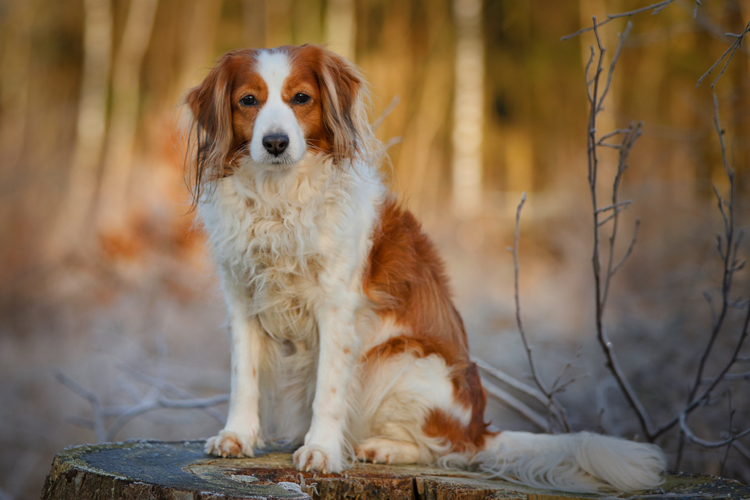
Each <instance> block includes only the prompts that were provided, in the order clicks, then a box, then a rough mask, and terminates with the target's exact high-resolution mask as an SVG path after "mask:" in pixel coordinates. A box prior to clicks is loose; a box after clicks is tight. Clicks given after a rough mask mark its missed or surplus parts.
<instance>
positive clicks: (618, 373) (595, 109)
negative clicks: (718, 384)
mask: <svg viewBox="0 0 750 500" xmlns="http://www.w3.org/2000/svg"><path fill="white" fill-rule="evenodd" d="M668 3H671V0H668V1H667V2H661V3H660V4H654V5H653V6H650V7H647V8H644V9H643V10H647V9H648V8H656V7H658V6H660V5H662V4H664V6H666V5H667V4H668ZM632 13H633V14H635V13H637V12H635V11H634V12H632ZM610 19H612V17H610ZM601 24H604V23H600V24H597V22H596V17H594V18H593V27H592V29H593V30H594V36H595V38H596V42H597V48H598V50H599V59H598V61H599V63H598V67H597V69H596V75H595V76H594V78H593V79H592V86H593V90H592V91H591V99H590V100H589V102H590V111H589V123H588V171H589V175H588V181H589V191H590V194H591V204H592V213H593V233H594V234H593V236H594V238H593V239H594V243H593V252H592V256H591V262H592V266H593V271H594V291H595V301H596V304H595V305H596V332H597V339H598V341H599V344H600V345H601V347H602V350H603V352H604V355H605V357H606V358H607V366H608V367H609V369H610V372H611V373H612V374H613V376H614V378H615V380H616V382H617V385H618V386H619V387H620V390H621V391H622V393H623V395H624V396H625V398H626V399H627V401H628V403H629V405H630V407H631V408H632V409H633V410H634V411H635V413H636V416H637V417H638V420H639V422H640V424H641V428H642V430H643V433H644V434H645V435H646V436H650V434H651V424H650V421H649V417H648V414H647V412H646V410H645V408H644V407H643V405H642V404H641V402H640V400H639V399H638V397H637V395H636V394H635V391H634V390H633V388H632V387H631V386H630V383H629V382H628V380H627V378H626V377H625V375H624V373H623V372H622V369H621V368H620V365H619V363H618V361H617V357H616V355H615V352H614V349H613V345H612V342H611V341H610V340H609V338H608V337H607V334H606V333H605V331H604V324H603V315H604V306H605V304H606V302H605V299H606V296H605V295H604V292H605V289H606V286H607V285H605V283H608V282H609V279H610V278H611V275H612V272H611V270H612V268H613V267H612V266H613V265H614V264H613V258H612V254H610V259H609V264H608V267H607V274H606V276H605V277H604V278H603V277H602V275H601V256H600V249H601V242H600V227H601V225H600V221H599V212H597V211H598V210H599V208H600V207H599V204H598V199H597V184H598V183H597V177H598V162H599V160H598V155H597V152H596V150H597V143H598V141H597V138H596V117H597V115H598V114H599V112H600V111H601V109H602V104H603V99H602V98H600V97H599V78H600V76H601V72H602V62H603V59H604V53H605V48H604V47H603V46H602V43H601V39H600V37H599V31H598V28H599V27H600V26H601ZM628 29H629V28H628ZM625 34H627V31H626V33H625ZM624 42H625V36H621V37H620V43H619V46H618V54H619V51H620V49H621V47H622V45H623V44H624ZM592 50H593V49H592ZM613 62H616V58H615V59H613ZM613 72H614V65H610V71H609V73H608V78H611V75H612V73H613ZM587 81H588V76H587ZM605 97H606V96H605ZM630 129H631V130H632V131H631V132H630V133H628V134H626V137H625V138H624V139H623V144H628V145H629V147H630V146H632V143H633V142H634V141H635V139H636V138H637V135H638V133H636V131H639V130H640V127H634V126H633V125H631V127H630ZM621 155H622V156H621V160H620V165H619V167H618V174H617V176H616V177H615V186H614V189H615V192H616V191H617V187H618V186H619V180H620V178H621V176H622V173H623V172H624V170H625V168H626V167H627V162H626V161H625V160H626V159H627V151H626V152H625V154H624V155H623V152H622V151H621ZM617 203H618V200H617V198H616V195H615V197H614V198H613V201H612V204H613V205H614V204H617ZM617 213H618V212H617V209H615V210H614V213H613V215H614V216H616V215H617ZM616 230H617V226H616V225H615V226H614V227H613V234H616ZM610 244H611V245H613V244H614V238H612V237H610Z"/></svg>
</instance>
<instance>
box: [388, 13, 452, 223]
mask: <svg viewBox="0 0 750 500" xmlns="http://www.w3.org/2000/svg"><path fill="white" fill-rule="evenodd" d="M451 12H452V11H451V4H450V2H435V3H434V5H433V6H431V8H429V9H426V11H425V15H426V19H425V20H424V28H422V29H424V30H425V35H424V36H423V38H424V42H426V46H425V48H424V55H422V57H419V56H416V57H418V58H419V60H420V61H421V63H420V64H421V66H422V69H421V71H419V72H418V73H417V75H418V76H419V78H418V79H416V81H415V82H414V83H413V84H412V85H413V90H412V95H410V96H409V99H410V100H411V101H413V102H415V103H416V106H415V107H414V109H413V110H409V111H410V112H409V118H408V123H406V126H405V127H404V132H403V140H402V145H401V146H400V149H401V156H400V161H399V164H400V168H399V176H398V189H399V191H401V192H404V193H407V194H408V196H407V198H408V203H409V207H410V208H411V209H412V210H417V211H418V212H420V218H421V219H422V220H425V219H426V218H427V217H429V214H430V213H431V211H430V210H423V209H427V208H428V207H429V208H434V207H435V206H436V204H437V203H438V202H439V201H438V198H439V192H440V188H441V187H442V185H441V181H442V182H444V178H443V176H441V175H440V174H441V169H440V166H441V165H444V164H445V163H444V158H443V157H442V149H441V148H442V145H443V142H442V141H441V140H440V139H441V138H443V137H444V136H445V134H446V130H448V129H449V128H450V110H449V109H446V106H440V105H438V106H436V105H435V103H441V102H445V100H446V96H449V95H450V94H451V90H452V86H453V79H452V76H451V70H452V69H453V61H452V59H450V58H448V57H446V54H449V53H450V51H451V50H452V49H453V47H452V45H453V41H452V40H451V37H450V32H451V29H452V19H451ZM386 103H387V102H386ZM400 105H404V104H400Z"/></svg>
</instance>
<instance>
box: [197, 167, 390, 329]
mask: <svg viewBox="0 0 750 500" xmlns="http://www.w3.org/2000/svg"><path fill="white" fill-rule="evenodd" d="M357 184H358V182H356V179H354V178H353V176H351V175H348V174H346V175H344V174H343V173H342V172H340V171H337V170H336V167H335V166H333V165H332V164H331V163H330V162H314V161H311V162H308V163H303V164H302V165H300V166H298V167H297V168H296V171H295V172H292V173H287V174H285V175H279V174H274V173H269V172H257V171H253V170H252V168H244V169H243V168H241V169H239V170H238V171H237V172H235V173H234V174H233V175H231V176H229V177H226V178H224V179H222V180H221V181H219V182H218V184H217V186H216V189H215V190H214V191H212V192H211V193H210V194H208V195H207V196H206V198H204V202H203V203H202V204H201V206H200V211H199V214H200V217H201V219H202V220H203V225H204V227H205V228H206V231H207V232H208V236H209V238H208V239H209V241H210V243H211V247H212V249H213V252H214V258H215V259H216V261H217V263H218V265H219V267H220V269H221V273H222V279H223V281H224V286H236V287H239V288H241V289H242V290H243V292H244V294H245V296H246V299H247V300H245V301H244V304H243V307H245V308H246V310H245V314H247V315H258V318H259V319H260V321H261V323H262V324H263V327H264V329H265V330H266V331H267V332H268V333H269V334H270V335H271V336H273V337H275V338H278V339H289V340H299V339H303V338H305V337H308V336H309V335H311V334H313V333H314V332H315V328H316V327H315V321H314V318H313V314H312V308H313V307H314V306H315V302H316V301H318V300H320V296H321V294H324V293H325V286H324V285H323V284H322V283H321V279H322V280H323V281H325V276H326V275H327V274H328V273H327V271H328V270H330V269H331V268H332V267H334V266H337V265H340V262H338V261H340V260H342V259H343V260H346V261H351V260H357V259H358V258H359V257H360V256H359V255H356V254H359V253H361V252H356V251H355V252H354V254H355V255H347V254H351V253H352V252H351V251H347V250H353V249H350V248H349V247H351V246H352V245H353V244H354V245H357V244H358V242H357V241H356V239H357V238H356V234H354V235H352V234H347V233H352V232H354V233H361V232H362V230H363V229H364V230H366V231H369V228H363V227H359V228H357V222H358V221H357V220H356V219H357V217H356V210H353V205H352V202H353V201H355V200H356V198H355V196H356V194H357V191H358V189H357V186H356V185H357ZM378 184H379V183H378ZM362 222H364V221H362ZM352 236H354V237H355V238H352ZM359 239H361V237H360V238H359Z"/></svg>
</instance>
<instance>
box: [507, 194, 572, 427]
mask: <svg viewBox="0 0 750 500" xmlns="http://www.w3.org/2000/svg"><path fill="white" fill-rule="evenodd" d="M524 203H526V193H523V194H522V195H521V201H520V202H519V203H518V207H517V208H516V227H515V233H514V239H513V271H514V280H513V287H514V297H515V306H516V324H517V325H518V333H519V334H520V335H521V341H522V342H523V347H524V349H525V350H526V358H527V359H528V360H529V367H530V368H531V377H532V378H533V379H534V382H535V383H536V385H537V387H539V390H540V391H541V392H542V393H543V394H544V396H545V398H546V402H545V405H546V406H547V408H548V409H550V410H551V409H552V408H554V409H555V410H556V411H555V412H554V417H555V420H557V421H559V422H560V424H561V425H562V427H563V429H564V430H565V431H566V432H570V425H569V424H568V418H567V415H566V413H565V409H564V408H563V407H562V405H561V404H560V403H559V402H558V401H557V398H555V394H554V392H551V391H550V390H549V389H548V388H547V386H546V384H545V383H544V382H543V381H542V377H541V376H540V375H539V372H538V370H537V368H536V364H535V363H534V355H533V352H532V348H531V346H530V345H529V341H528V338H527V337H526V331H525V330H524V328H523V320H522V319H521V299H520V292H519V286H518V274H519V265H518V242H519V240H520V236H521V210H522V209H523V205H524ZM549 430H550V431H552V430H553V429H552V428H550V429H549Z"/></svg>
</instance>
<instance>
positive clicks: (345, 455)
mask: <svg viewBox="0 0 750 500" xmlns="http://www.w3.org/2000/svg"><path fill="white" fill-rule="evenodd" d="M365 92H366V90H365V82H364V81H363V78H362V76H361V74H360V73H359V71H358V70H357V69H356V68H355V67H354V66H353V65H352V64H350V63H349V62H347V61H346V60H344V59H343V58H341V57H339V56H337V55H336V54H334V53H332V52H330V51H328V50H326V49H324V48H322V47H319V46H314V45H303V46H286V47H279V48H276V49H262V50H260V49H259V50H237V51H233V52H229V53H227V54H226V55H224V56H223V57H222V58H221V59H220V60H219V62H218V64H217V65H216V67H214V68H213V70H212V71H211V72H210V74H209V75H208V76H207V77H206V79H205V80H204V81H203V82H202V83H201V84H200V85H199V86H198V87H195V88H193V89H191V90H190V91H189V93H188V94H187V97H186V103H187V105H188V107H189V110H190V114H191V121H190V124H189V134H190V144H191V146H192V153H191V154H192V159H191V160H190V161H191V164H192V166H193V169H192V171H193V188H194V195H195V196H196V199H197V202H198V214H199V217H200V219H201V221H202V223H203V226H204V227H205V230H206V232H207V234H208V240H209V243H210V246H211V248H212V251H213V255H214V258H215V260H216V262H217V264H218V268H219V271H220V275H221V282H222V288H223V291H224V295H225V298H226V302H227V306H228V309H229V321H230V328H231V337H232V371H231V395H230V404H229V415H228V418H227V422H226V426H225V427H224V429H223V430H222V431H221V432H220V433H219V434H218V435H217V436H215V437H212V438H211V439H209V440H208V442H207V443H206V448H205V449H206V452H207V453H210V454H213V455H218V456H224V457H227V456H230V457H239V456H247V457H252V456H253V453H254V451H253V450H254V449H255V448H259V447H263V446H264V441H265V442H271V441H273V442H287V443H291V444H294V445H295V446H299V448H298V449H297V451H296V453H295V454H294V464H295V466H296V467H297V468H298V469H300V470H315V471H320V472H323V473H334V472H341V471H342V470H344V469H345V468H346V467H347V466H348V465H350V463H351V462H350V461H351V459H352V458H356V459H359V460H363V461H371V462H379V463H391V464H403V463H427V464H429V463H438V464H441V465H444V466H460V467H473V468H476V469H480V470H484V471H487V472H490V473H491V474H493V475H495V476H497V477H502V478H505V479H509V480H512V481H518V482H522V483H525V484H529V485H534V486H541V487H546V488H555V489H561V490H574V491H596V490H599V489H601V488H614V489H616V490H623V491H630V490H637V489H643V488H651V487H654V486H656V485H658V484H659V483H660V482H661V479H660V474H661V472H662V471H663V470H664V458H663V456H662V453H661V451H660V450H659V449H658V448H657V447H655V446H653V445H648V444H639V443H634V442H630V441H626V440H623V439H618V438H612V437H606V436H600V435H596V434H591V433H585V432H584V433H579V434H567V435H555V436H552V435H544V434H531V433H526V432H511V431H502V432H490V431H489V430H488V428H487V425H488V424H486V423H485V422H484V409H485V394H484V390H483V389H482V385H481V381H480V378H479V374H478V372H477V367H476V366H475V365H474V364H473V363H472V362H471V360H470V358H469V349H468V345H467V340H466V333H465V330H464V326H463V323H462V321H461V317H460V316H459V314H458V312H457V311H456V309H455V307H454V305H453V303H452V301H451V297H450V291H449V288H448V284H447V280H446V278H445V273H444V268H443V264H442V262H441V261H440V259H439V257H438V255H437V253H436V251H435V247H434V246H433V245H432V243H431V242H430V240H429V239H428V238H427V236H425V234H424V233H423V232H422V230H421V227H420V225H419V223H418V222H417V221H416V219H415V218H414V216H413V215H412V214H411V213H409V211H407V210H406V209H404V208H402V207H401V206H400V205H399V204H398V202H397V201H396V200H395V198H394V196H393V195H392V194H391V193H389V191H388V189H387V188H386V187H385V186H384V184H383V181H382V180H381V176H380V173H379V171H378V168H379V166H380V160H381V159H382V156H383V153H382V146H381V144H380V143H379V142H378V141H377V140H376V139H375V137H374V135H373V133H372V130H371V128H370V125H369V123H368V120H367V114H366V108H365V101H366V95H365Z"/></svg>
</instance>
